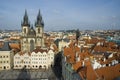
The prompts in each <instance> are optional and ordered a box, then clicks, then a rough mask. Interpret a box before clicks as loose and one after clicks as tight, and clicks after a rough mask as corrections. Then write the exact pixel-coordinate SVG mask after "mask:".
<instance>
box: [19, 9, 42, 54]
mask: <svg viewBox="0 0 120 80" xmlns="http://www.w3.org/2000/svg"><path fill="white" fill-rule="evenodd" d="M21 26H22V39H21V50H22V51H28V52H30V51H32V50H34V49H35V48H36V46H41V47H43V46H44V37H43V33H44V23H43V20H42V16H41V14H40V10H39V13H38V16H37V20H36V22H35V29H34V27H33V25H32V26H31V25H30V22H29V19H28V15H27V11H26V10H25V15H24V17H23V22H22V24H21Z"/></svg>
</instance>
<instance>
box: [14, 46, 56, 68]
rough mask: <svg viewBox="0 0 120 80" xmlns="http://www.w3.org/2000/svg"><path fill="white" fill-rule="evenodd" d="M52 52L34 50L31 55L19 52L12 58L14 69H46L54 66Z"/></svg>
mask: <svg viewBox="0 0 120 80" xmlns="http://www.w3.org/2000/svg"><path fill="white" fill-rule="evenodd" d="M54 54H55V52H54V51H53V50H51V49H50V50H48V49H47V48H44V49H43V48H36V49H34V50H33V51H32V52H31V53H28V52H19V53H16V54H15V56H14V69H23V68H26V69H48V68H49V67H51V66H52V65H54Z"/></svg>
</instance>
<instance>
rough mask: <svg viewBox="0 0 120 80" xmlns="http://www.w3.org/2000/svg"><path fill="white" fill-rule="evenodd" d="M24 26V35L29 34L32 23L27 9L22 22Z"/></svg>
mask: <svg viewBox="0 0 120 80" xmlns="http://www.w3.org/2000/svg"><path fill="white" fill-rule="evenodd" d="M21 26H22V35H23V36H27V34H28V32H29V28H30V23H29V20H28V15H27V10H25V15H24V17H23V22H22V23H21Z"/></svg>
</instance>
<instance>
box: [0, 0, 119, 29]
mask: <svg viewBox="0 0 120 80" xmlns="http://www.w3.org/2000/svg"><path fill="white" fill-rule="evenodd" d="M25 9H26V10H27V13H28V17H29V21H30V24H31V25H34V23H35V21H36V17H37V15H38V11H39V9H40V12H41V15H42V18H43V20H44V24H45V26H44V29H45V30H47V31H53V30H69V29H79V30H108V29H120V0H0V29H10V30H11V29H12V30H14V29H21V21H23V16H24V13H25Z"/></svg>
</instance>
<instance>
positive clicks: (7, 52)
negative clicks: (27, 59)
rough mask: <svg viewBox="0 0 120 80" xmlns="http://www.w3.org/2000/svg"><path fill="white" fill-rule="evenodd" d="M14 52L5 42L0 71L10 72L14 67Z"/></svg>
mask: <svg viewBox="0 0 120 80" xmlns="http://www.w3.org/2000/svg"><path fill="white" fill-rule="evenodd" d="M12 57H13V56H12V51H11V49H10V47H9V42H4V43H3V46H2V48H0V70H8V69H11V67H12V66H13V64H12Z"/></svg>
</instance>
